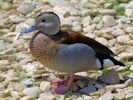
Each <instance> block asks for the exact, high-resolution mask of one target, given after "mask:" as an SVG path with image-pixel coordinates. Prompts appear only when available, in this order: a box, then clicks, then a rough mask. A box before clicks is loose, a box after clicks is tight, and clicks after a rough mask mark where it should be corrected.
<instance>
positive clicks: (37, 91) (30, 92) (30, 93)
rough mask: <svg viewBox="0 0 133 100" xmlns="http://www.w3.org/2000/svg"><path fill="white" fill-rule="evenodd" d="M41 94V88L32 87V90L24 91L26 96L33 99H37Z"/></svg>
mask: <svg viewBox="0 0 133 100" xmlns="http://www.w3.org/2000/svg"><path fill="white" fill-rule="evenodd" d="M40 93H41V90H40V88H39V87H30V88H25V89H24V90H23V94H24V95H27V96H31V97H33V98H37V97H38V95H39V94H40Z"/></svg>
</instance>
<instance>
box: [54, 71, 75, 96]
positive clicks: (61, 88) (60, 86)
mask: <svg viewBox="0 0 133 100" xmlns="http://www.w3.org/2000/svg"><path fill="white" fill-rule="evenodd" d="M73 81H74V73H70V74H69V79H67V80H65V81H61V82H60V81H59V83H56V84H57V86H56V87H55V88H54V89H53V91H54V92H55V93H57V94H64V93H65V92H67V91H68V90H69V89H70V87H71V85H72V83H73ZM63 82H64V83H63Z"/></svg>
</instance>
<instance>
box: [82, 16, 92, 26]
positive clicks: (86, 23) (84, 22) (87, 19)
mask: <svg viewBox="0 0 133 100" xmlns="http://www.w3.org/2000/svg"><path fill="white" fill-rule="evenodd" d="M90 23H91V17H90V16H86V17H84V18H83V20H82V25H83V26H84V27H87V26H89V25H90Z"/></svg>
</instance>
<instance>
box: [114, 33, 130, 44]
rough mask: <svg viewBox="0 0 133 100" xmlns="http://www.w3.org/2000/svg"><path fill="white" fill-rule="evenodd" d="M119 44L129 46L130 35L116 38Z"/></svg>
mask: <svg viewBox="0 0 133 100" xmlns="http://www.w3.org/2000/svg"><path fill="white" fill-rule="evenodd" d="M116 40H117V42H119V43H121V44H127V42H128V41H129V40H130V38H129V35H121V36H118V37H117V38H116Z"/></svg>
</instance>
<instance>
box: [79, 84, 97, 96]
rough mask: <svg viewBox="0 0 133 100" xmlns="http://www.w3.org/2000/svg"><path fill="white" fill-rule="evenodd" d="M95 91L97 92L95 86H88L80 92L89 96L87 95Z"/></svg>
mask: <svg viewBox="0 0 133 100" xmlns="http://www.w3.org/2000/svg"><path fill="white" fill-rule="evenodd" d="M95 91H96V88H95V86H93V85H88V86H87V87H85V88H82V89H80V90H79V92H81V93H84V94H87V95H88V94H90V93H92V92H95Z"/></svg>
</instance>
